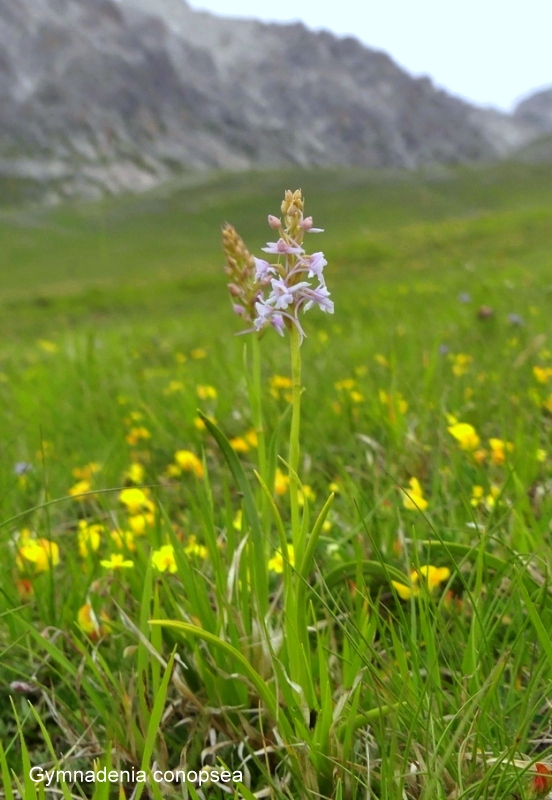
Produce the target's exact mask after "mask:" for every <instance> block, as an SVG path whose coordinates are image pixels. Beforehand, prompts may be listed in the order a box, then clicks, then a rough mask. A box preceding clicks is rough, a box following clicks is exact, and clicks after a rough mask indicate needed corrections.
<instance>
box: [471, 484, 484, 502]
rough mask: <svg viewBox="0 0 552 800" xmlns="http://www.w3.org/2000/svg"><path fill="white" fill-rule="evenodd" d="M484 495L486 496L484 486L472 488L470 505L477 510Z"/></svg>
mask: <svg viewBox="0 0 552 800" xmlns="http://www.w3.org/2000/svg"><path fill="white" fill-rule="evenodd" d="M484 494H485V489H484V488H483V487H482V486H478V485H476V486H473V487H472V496H471V500H470V503H471V504H472V506H473V507H474V508H476V507H477V506H478V505H479V504H480V502H481V500H482V499H483V495H484Z"/></svg>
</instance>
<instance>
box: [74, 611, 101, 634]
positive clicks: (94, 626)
mask: <svg viewBox="0 0 552 800" xmlns="http://www.w3.org/2000/svg"><path fill="white" fill-rule="evenodd" d="M77 625H78V626H79V628H80V629H81V631H83V632H84V633H86V634H88V636H89V637H90V638H91V639H92V640H94V641H95V640H97V639H99V638H100V636H101V634H102V630H101V626H100V623H99V622H98V618H97V616H96V614H95V613H94V609H93V608H92V605H91V604H90V603H85V604H84V605H82V606H81V607H80V608H79V610H78V611H77Z"/></svg>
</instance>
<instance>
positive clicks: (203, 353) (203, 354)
mask: <svg viewBox="0 0 552 800" xmlns="http://www.w3.org/2000/svg"><path fill="white" fill-rule="evenodd" d="M190 355H191V357H192V358H195V359H196V361H197V360H198V359H200V358H207V350H205V349H204V348H203V347H196V348H195V349H194V350H192V351H191V353H190Z"/></svg>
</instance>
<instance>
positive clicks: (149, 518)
mask: <svg viewBox="0 0 552 800" xmlns="http://www.w3.org/2000/svg"><path fill="white" fill-rule="evenodd" d="M128 524H129V527H130V528H131V530H132V533H133V534H134V535H135V536H143V534H144V533H145V532H146V529H147V528H153V526H154V524H155V517H154V515H153V514H152V513H150V512H148V513H146V514H134V515H133V516H131V517H129V519H128Z"/></svg>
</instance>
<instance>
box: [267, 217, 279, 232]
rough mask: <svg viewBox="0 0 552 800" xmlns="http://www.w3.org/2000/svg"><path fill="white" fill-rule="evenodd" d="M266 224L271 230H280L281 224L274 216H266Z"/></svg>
mask: <svg viewBox="0 0 552 800" xmlns="http://www.w3.org/2000/svg"><path fill="white" fill-rule="evenodd" d="M268 224H269V225H270V227H271V228H274V230H275V231H277V230H278V228H280V226H281V224H282V223H281V222H280V220H279V219H278V217H275V216H274V214H269V215H268Z"/></svg>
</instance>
